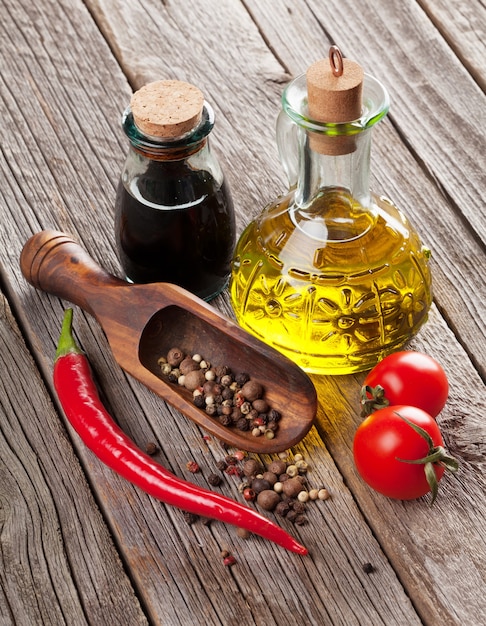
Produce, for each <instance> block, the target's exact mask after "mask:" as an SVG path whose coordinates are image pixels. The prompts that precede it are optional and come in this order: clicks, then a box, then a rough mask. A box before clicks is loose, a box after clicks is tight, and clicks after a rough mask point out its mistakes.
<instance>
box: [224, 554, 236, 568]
mask: <svg viewBox="0 0 486 626" xmlns="http://www.w3.org/2000/svg"><path fill="white" fill-rule="evenodd" d="M235 563H236V559H235V557H234V556H233V555H232V554H229V555H228V556H225V557H224V559H223V564H224V565H226V566H227V567H231V566H232V565H234V564H235Z"/></svg>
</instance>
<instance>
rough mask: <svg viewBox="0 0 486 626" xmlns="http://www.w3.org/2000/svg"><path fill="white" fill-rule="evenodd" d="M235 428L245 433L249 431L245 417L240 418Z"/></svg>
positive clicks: (248, 424) (248, 423)
mask: <svg viewBox="0 0 486 626" xmlns="http://www.w3.org/2000/svg"><path fill="white" fill-rule="evenodd" d="M236 428H237V429H238V430H241V431H242V432H246V431H247V430H249V429H250V422H249V421H248V420H247V419H246V417H240V418H239V420H238V421H237V422H236Z"/></svg>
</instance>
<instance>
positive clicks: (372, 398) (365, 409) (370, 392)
mask: <svg viewBox="0 0 486 626" xmlns="http://www.w3.org/2000/svg"><path fill="white" fill-rule="evenodd" d="M389 404H390V402H389V401H388V398H386V396H385V390H384V388H383V387H382V386H381V385H376V387H371V386H370V385H363V387H362V388H361V417H368V415H371V414H372V413H373V412H374V411H378V410H379V409H384V408H385V407H387V406H388V405H389Z"/></svg>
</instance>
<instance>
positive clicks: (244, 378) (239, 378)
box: [235, 372, 250, 387]
mask: <svg viewBox="0 0 486 626" xmlns="http://www.w3.org/2000/svg"><path fill="white" fill-rule="evenodd" d="M249 380H250V375H249V374H247V373H246V372H241V373H240V374H237V375H236V376H235V381H236V382H237V383H238V385H240V386H241V387H243V385H244V384H245V383H247V382H248V381H249Z"/></svg>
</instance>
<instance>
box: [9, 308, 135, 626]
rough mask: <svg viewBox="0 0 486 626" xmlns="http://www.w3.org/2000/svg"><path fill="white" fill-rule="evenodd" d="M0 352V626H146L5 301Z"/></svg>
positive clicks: (86, 485)
mask: <svg viewBox="0 0 486 626" xmlns="http://www.w3.org/2000/svg"><path fill="white" fill-rule="evenodd" d="M0 344H1V346H2V350H1V351H0V366H1V370H2V377H1V381H0V385H1V389H0V581H1V583H0V587H1V589H2V592H1V593H2V601H1V602H0V621H1V623H2V624H4V625H7V624H32V625H35V624H94V623H96V624H112V623H113V622H115V623H120V624H121V623H130V624H145V623H147V622H146V619H145V617H144V614H143V612H142V610H141V607H140V604H139V601H138V599H137V598H136V597H135V595H134V592H133V588H132V586H131V584H130V581H129V580H128V577H127V575H126V573H125V572H124V568H123V565H122V563H121V561H120V560H119V558H118V554H117V552H116V550H115V548H114V545H113V542H112V538H111V536H110V533H109V531H108V529H107V527H106V525H105V523H104V521H103V519H102V517H101V515H100V513H99V510H98V508H97V505H96V503H95V501H94V500H93V496H92V494H91V491H90V489H89V487H88V484H87V482H86V479H85V476H84V474H83V471H82V469H81V466H80V464H79V461H78V459H77V458H76V456H75V455H74V453H73V449H72V446H71V443H70V441H69V439H68V438H67V436H66V432H65V430H64V428H63V426H62V423H61V421H60V420H59V417H58V415H57V414H56V412H55V410H54V407H53V405H52V403H51V401H50V399H49V395H48V393H47V391H46V388H45V387H44V385H43V383H42V381H41V379H40V377H39V373H38V371H37V369H36V367H35V363H34V362H33V360H32V357H31V355H30V354H29V353H28V351H27V348H26V346H25V344H24V342H23V339H22V336H21V335H20V332H19V329H18V327H17V325H16V323H15V320H14V319H13V317H12V315H11V312H10V309H9V306H8V303H7V302H6V300H5V298H4V297H3V296H2V299H1V306H0ZM113 581H116V584H113Z"/></svg>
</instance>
